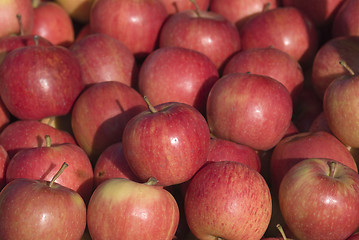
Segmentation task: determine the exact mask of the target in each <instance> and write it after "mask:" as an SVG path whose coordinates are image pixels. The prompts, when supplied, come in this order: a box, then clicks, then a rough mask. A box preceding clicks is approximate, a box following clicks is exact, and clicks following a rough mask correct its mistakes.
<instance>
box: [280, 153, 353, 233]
mask: <svg viewBox="0 0 359 240" xmlns="http://www.w3.org/2000/svg"><path fill="white" fill-rule="evenodd" d="M279 204H280V209H281V212H282V214H283V217H284V220H285V222H286V224H287V225H288V227H289V229H290V230H291V231H292V232H293V234H294V235H295V236H296V239H325V240H337V239H346V238H348V237H349V236H350V235H351V234H352V233H353V232H354V231H355V230H356V229H357V228H358V227H359V175H358V173H357V172H356V171H354V170H353V169H351V168H350V167H348V166H346V165H344V164H341V163H339V162H337V161H335V160H332V159H323V158H319V159H318V158H311V159H306V160H303V161H301V162H299V163H297V164H296V165H294V166H293V167H292V168H291V169H290V170H289V171H288V172H287V174H286V175H285V176H284V178H283V181H282V183H281V185H280V189H279Z"/></svg>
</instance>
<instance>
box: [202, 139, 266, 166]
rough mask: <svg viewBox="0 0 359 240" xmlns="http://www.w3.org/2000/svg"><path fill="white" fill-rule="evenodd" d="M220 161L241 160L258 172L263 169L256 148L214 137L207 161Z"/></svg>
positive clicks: (210, 144)
mask: <svg viewBox="0 0 359 240" xmlns="http://www.w3.org/2000/svg"><path fill="white" fill-rule="evenodd" d="M219 161H234V162H240V163H243V164H245V165H247V166H248V167H251V168H253V169H254V170H256V171H257V172H260V170H261V161H260V158H259V156H258V154H257V152H256V151H255V150H254V149H252V148H250V147H248V146H246V145H242V144H238V143H235V142H231V141H228V140H225V139H220V138H216V137H212V138H211V139H210V142H209V153H208V157H207V162H219Z"/></svg>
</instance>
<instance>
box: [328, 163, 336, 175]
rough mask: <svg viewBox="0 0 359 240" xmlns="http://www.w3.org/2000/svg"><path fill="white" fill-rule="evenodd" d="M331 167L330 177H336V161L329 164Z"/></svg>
mask: <svg viewBox="0 0 359 240" xmlns="http://www.w3.org/2000/svg"><path fill="white" fill-rule="evenodd" d="M328 165H329V177H334V175H335V170H336V169H337V163H336V162H334V161H331V162H329V163H328Z"/></svg>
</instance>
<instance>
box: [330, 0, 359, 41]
mask: <svg viewBox="0 0 359 240" xmlns="http://www.w3.org/2000/svg"><path fill="white" fill-rule="evenodd" d="M358 13H359V2H358V1H356V0H346V1H343V3H342V4H341V6H340V8H339V10H338V12H337V13H336V14H335V17H334V20H333V24H332V27H331V33H332V37H333V38H336V37H340V36H353V35H354V36H358V35H359V25H358V21H359V18H358Z"/></svg>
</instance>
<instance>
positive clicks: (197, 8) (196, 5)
mask: <svg viewBox="0 0 359 240" xmlns="http://www.w3.org/2000/svg"><path fill="white" fill-rule="evenodd" d="M189 1H190V2H191V3H193V5H194V7H195V8H196V9H195V12H196V14H197V16H198V17H201V14H200V8H199V6H198V4H197V2H196V0H189Z"/></svg>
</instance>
